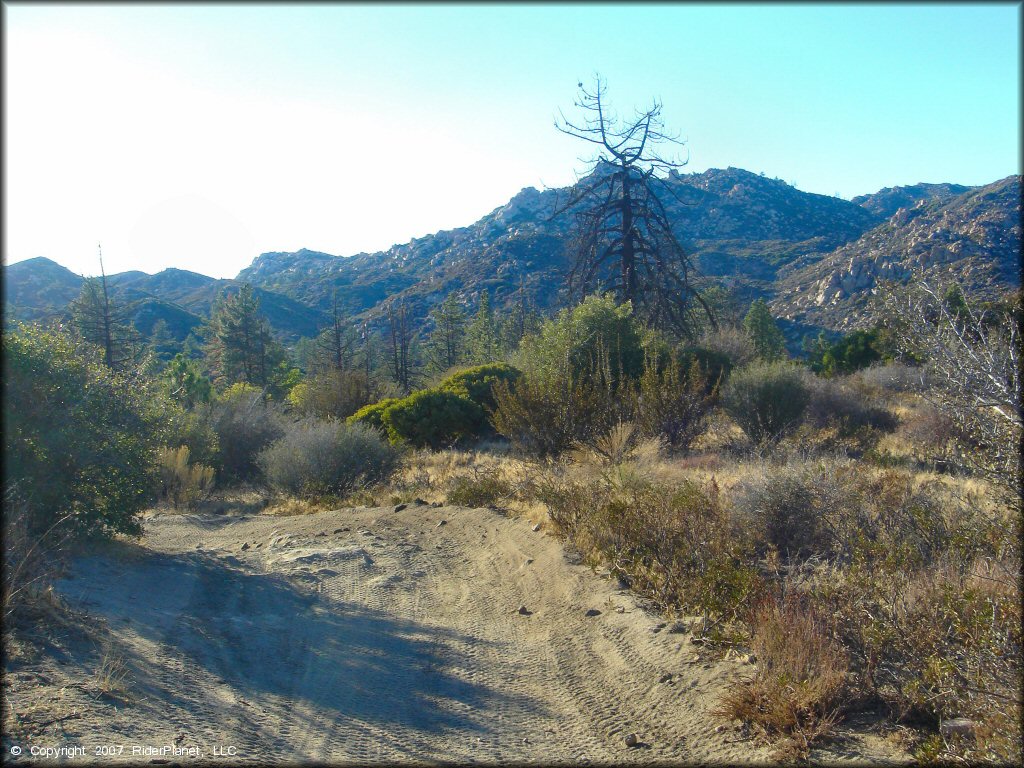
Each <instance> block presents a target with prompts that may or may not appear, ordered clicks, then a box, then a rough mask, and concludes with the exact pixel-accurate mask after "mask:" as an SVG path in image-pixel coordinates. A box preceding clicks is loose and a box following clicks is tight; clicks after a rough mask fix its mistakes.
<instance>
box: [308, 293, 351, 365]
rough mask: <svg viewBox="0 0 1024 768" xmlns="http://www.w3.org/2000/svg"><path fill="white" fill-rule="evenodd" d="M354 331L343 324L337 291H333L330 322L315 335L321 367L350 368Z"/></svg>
mask: <svg viewBox="0 0 1024 768" xmlns="http://www.w3.org/2000/svg"><path fill="white" fill-rule="evenodd" d="M355 342H356V340H355V333H354V331H353V330H352V329H351V328H349V327H348V326H347V325H345V319H344V317H343V316H342V314H341V309H340V303H339V301H338V292H337V291H335V292H334V307H333V312H332V317H331V324H330V325H329V326H328V327H327V328H325V329H324V330H323V332H321V334H320V335H319V336H318V337H317V340H316V344H317V349H318V350H319V353H320V354H319V356H320V359H321V365H322V367H324V368H326V369H329V370H333V371H347V370H349V369H351V368H352V364H353V359H354V357H355Z"/></svg>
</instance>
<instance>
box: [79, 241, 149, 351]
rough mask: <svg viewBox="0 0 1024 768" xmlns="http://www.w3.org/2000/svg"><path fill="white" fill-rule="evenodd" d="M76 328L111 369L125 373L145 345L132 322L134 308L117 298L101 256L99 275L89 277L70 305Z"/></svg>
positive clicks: (101, 255)
mask: <svg viewBox="0 0 1024 768" xmlns="http://www.w3.org/2000/svg"><path fill="white" fill-rule="evenodd" d="M71 317H72V322H73V324H74V326H75V327H76V328H77V329H78V332H79V333H80V334H81V335H82V338H83V339H85V340H86V341H88V342H89V343H90V344H95V345H96V346H97V347H99V348H100V349H101V350H102V351H103V362H104V363H106V365H107V367H108V368H113V369H116V370H123V369H124V368H126V367H128V366H130V365H132V364H133V363H136V362H138V361H139V359H140V357H141V354H142V345H141V343H140V338H139V334H138V332H137V331H136V330H135V326H134V325H133V324H132V322H131V308H130V307H129V306H128V305H127V304H122V303H121V302H119V301H117V300H116V299H114V297H113V296H112V295H111V291H110V287H109V285H108V284H107V275H106V273H105V272H104V270H103V254H102V252H101V253H100V276H99V277H98V278H97V277H90V278H87V279H86V280H85V282H84V283H83V284H82V290H81V292H80V293H79V295H78V298H77V299H75V301H74V303H73V304H72V306H71Z"/></svg>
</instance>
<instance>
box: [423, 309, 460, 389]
mask: <svg viewBox="0 0 1024 768" xmlns="http://www.w3.org/2000/svg"><path fill="white" fill-rule="evenodd" d="M430 316H431V317H432V318H433V320H434V329H433V330H432V331H431V332H430V339H429V342H428V350H427V351H428V355H429V359H430V365H431V368H433V370H434V371H435V372H436V373H444V372H445V371H447V370H448V369H449V368H452V367H454V366H456V365H458V364H459V363H460V362H461V361H462V357H463V354H464V339H465V336H466V313H465V312H463V311H462V307H461V306H460V305H459V302H458V300H457V299H456V298H455V294H453V293H450V294H448V296H447V297H445V300H444V301H442V302H441V303H440V304H439V305H438V306H437V307H435V308H434V309H433V310H432V311H431V313H430Z"/></svg>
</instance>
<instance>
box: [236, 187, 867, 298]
mask: <svg viewBox="0 0 1024 768" xmlns="http://www.w3.org/2000/svg"><path fill="white" fill-rule="evenodd" d="M566 192H567V190H564V189H563V190H545V191H538V190H536V189H533V188H527V189H524V190H523V191H521V192H520V193H519V194H518V195H516V196H515V197H513V198H512V199H511V200H510V201H509V202H508V203H507V204H505V205H503V206H501V207H499V208H496V209H494V210H493V211H492V212H491V213H489V214H487V215H486V216H484V217H483V218H481V219H480V220H479V221H477V222H476V223H474V224H472V225H470V226H467V227H462V228H460V229H454V230H447V231H442V232H438V233H437V234H434V235H427V236H426V237H423V238H419V239H417V240H413V241H411V242H409V243H406V244H404V245H396V246H393V247H392V248H390V249H388V250H387V251H381V252H377V253H372V254H367V253H361V254H358V255H356V256H352V257H349V258H339V257H337V256H331V255H329V254H325V253H319V252H316V251H308V250H300V251H297V252H294V253H280V252H274V253H264V254H262V255H260V256H259V257H257V258H256V260H255V261H254V262H253V263H252V265H251V266H249V267H247V268H246V269H244V270H242V271H241V272H240V273H239V275H238V279H239V280H244V281H248V282H251V283H253V284H254V285H259V286H262V287H265V288H267V289H270V290H274V291H277V292H280V293H282V294H285V295H287V296H290V297H292V298H294V299H296V300H298V301H301V302H303V303H304V304H307V305H310V306H314V307H317V308H320V309H324V310H326V309H327V308H328V307H329V306H330V304H331V301H332V298H331V297H332V296H333V295H334V292H335V291H337V292H338V296H339V299H340V301H341V303H342V306H343V308H344V310H345V311H346V313H347V314H349V315H350V316H353V317H373V316H379V315H380V313H381V312H382V305H383V302H384V301H385V300H387V299H389V298H390V297H392V296H399V297H401V298H402V299H404V300H405V301H406V303H407V305H408V306H409V308H410V311H411V312H412V313H413V314H414V315H418V316H425V315H426V313H427V312H428V311H429V309H430V307H431V306H433V305H434V304H436V303H437V302H439V301H441V300H442V299H443V298H444V297H445V296H446V295H447V294H448V293H450V292H453V291H454V292H456V293H457V294H458V295H460V296H461V297H462V300H463V301H464V302H465V303H466V304H467V305H471V306H475V304H476V302H477V301H478V300H479V294H480V291H482V290H488V291H490V292H491V294H492V304H494V305H495V306H497V307H501V306H503V305H508V304H511V303H513V302H514V301H516V296H517V291H518V290H519V287H520V285H521V284H522V285H523V287H524V288H525V290H526V291H527V292H528V293H529V295H530V297H531V299H532V300H533V301H534V303H535V304H536V305H537V306H538V307H540V308H541V309H551V308H554V307H556V306H559V305H560V303H561V302H562V301H564V295H563V287H564V286H563V274H564V272H565V270H566V268H567V267H568V261H567V259H566V247H567V244H568V241H569V238H570V237H571V234H572V227H573V221H574V220H573V216H572V215H571V214H563V215H561V216H559V217H557V218H554V219H552V218H551V214H552V212H553V211H554V210H555V208H556V205H557V202H558V201H559V200H562V199H564V198H565V195H566ZM661 199H662V201H663V203H664V204H665V206H666V208H667V210H668V213H669V215H670V217H671V218H672V219H673V220H674V222H675V223H676V226H677V231H678V234H679V237H680V239H681V241H682V242H683V244H684V246H685V247H686V248H687V249H688V250H689V251H690V253H691V254H692V255H693V257H694V259H695V261H696V262H697V264H698V265H699V267H700V269H701V270H702V271H703V272H704V274H706V275H708V276H709V277H714V278H724V279H726V280H727V281H728V282H729V283H730V284H732V285H734V286H736V287H737V288H738V289H739V290H740V291H741V292H742V293H745V294H746V295H748V296H749V297H754V296H760V295H770V293H771V291H772V284H773V281H774V279H775V273H776V271H777V270H778V269H779V267H780V266H782V265H784V264H787V263H789V262H790V261H792V260H793V259H796V258H798V257H799V256H801V255H804V254H807V253H820V254H824V253H827V252H829V251H831V250H832V249H834V248H836V247H837V246H839V245H841V244H843V243H846V242H849V241H852V240H855V239H856V238H858V237H860V235H862V234H863V233H864V232H865V231H867V230H868V229H870V228H872V227H874V226H876V225H877V224H878V223H880V222H881V221H882V218H881V217H879V216H878V215H876V214H873V213H871V212H870V211H868V210H866V209H864V208H863V207H861V206H859V205H855V204H853V203H851V202H848V201H845V200H839V199H837V198H832V197H826V196H824V195H814V194H809V193H806V192H800V191H799V190H797V189H794V188H793V187H791V186H789V185H788V184H786V183H784V182H782V181H779V180H777V179H769V178H765V177H763V176H759V175H757V174H753V173H750V172H749V171H744V170H742V169H739V168H728V169H726V170H709V171H705V172H704V173H699V174H673V175H672V176H671V177H669V178H668V179H666V180H665V185H664V190H663V192H662V193H661Z"/></svg>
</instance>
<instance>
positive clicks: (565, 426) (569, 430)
mask: <svg viewBox="0 0 1024 768" xmlns="http://www.w3.org/2000/svg"><path fill="white" fill-rule="evenodd" d="M625 394H628V390H627V392H626V393H625ZM494 400H495V403H496V407H495V411H494V413H493V415H492V416H491V420H492V422H493V424H494V428H495V430H497V432H498V434H500V435H503V436H504V437H507V438H508V439H509V441H510V442H511V443H512V445H513V446H514V447H515V448H516V449H517V450H519V451H521V452H523V453H526V454H529V455H531V456H537V457H542V458H543V457H548V456H558V455H559V454H561V453H562V452H563V451H566V450H568V449H570V448H572V447H574V446H576V445H578V444H580V443H589V442H592V441H593V439H594V438H595V437H597V436H599V435H603V434H606V433H607V432H608V431H609V430H610V429H611V428H612V427H614V426H615V424H617V423H619V422H620V421H627V420H628V419H629V416H630V412H631V406H630V403H629V398H628V397H619V396H618V395H617V393H616V391H615V390H614V389H612V388H611V387H610V386H595V385H594V384H593V383H591V382H590V381H588V380H583V381H581V380H579V379H575V378H572V377H571V376H570V375H568V374H566V375H565V376H564V377H542V378H534V377H530V376H524V377H523V378H522V379H520V380H519V381H518V382H517V383H516V386H515V389H514V390H513V389H512V388H511V387H509V386H508V383H507V382H498V383H497V384H496V385H495V387H494Z"/></svg>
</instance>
